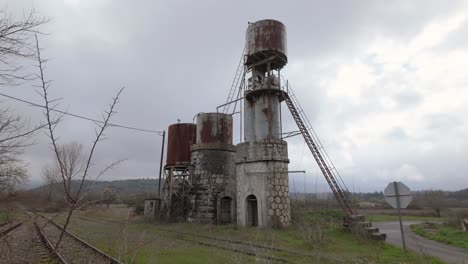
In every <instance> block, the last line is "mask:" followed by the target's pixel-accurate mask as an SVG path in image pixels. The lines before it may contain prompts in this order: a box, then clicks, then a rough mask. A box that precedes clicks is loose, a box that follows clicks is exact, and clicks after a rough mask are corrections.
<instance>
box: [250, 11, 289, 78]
mask: <svg viewBox="0 0 468 264" xmlns="http://www.w3.org/2000/svg"><path fill="white" fill-rule="evenodd" d="M246 55H247V61H246V65H252V64H255V63H258V62H261V61H263V60H265V59H268V58H271V57H273V56H274V59H273V60H272V61H271V65H270V69H271V70H275V69H279V68H282V67H283V66H284V65H286V63H287V62H288V57H287V52H286V26H285V25H284V24H283V23H281V22H279V21H276V20H272V19H265V20H260V21H257V22H254V23H251V24H250V25H249V26H248V28H247V32H246ZM263 67H265V65H264V66H263ZM263 70H266V69H263Z"/></svg>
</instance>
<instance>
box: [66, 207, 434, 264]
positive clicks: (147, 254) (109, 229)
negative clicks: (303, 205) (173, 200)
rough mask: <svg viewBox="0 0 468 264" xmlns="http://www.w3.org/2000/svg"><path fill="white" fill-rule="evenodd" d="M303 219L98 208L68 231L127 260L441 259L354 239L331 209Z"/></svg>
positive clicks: (81, 215) (82, 213) (76, 219)
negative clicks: (258, 223) (226, 218)
mask: <svg viewBox="0 0 468 264" xmlns="http://www.w3.org/2000/svg"><path fill="white" fill-rule="evenodd" d="M305 219H307V221H308V223H309V224H310V223H312V225H309V227H311V226H313V227H315V229H314V228H313V229H314V230H313V231H310V230H308V231H307V229H304V227H301V226H297V225H294V226H291V227H290V228H286V229H282V230H271V229H258V228H240V227H237V226H235V225H223V226H216V225H196V224H188V223H176V224H164V225H162V224H161V225H157V224H151V223H145V222H144V221H143V220H142V218H141V217H130V218H129V217H128V213H127V211H126V208H112V209H110V210H107V209H103V208H99V209H91V210H87V211H80V212H77V214H76V216H75V217H73V218H72V222H71V226H70V230H71V231H72V232H74V233H76V234H77V235H79V236H81V237H82V238H84V239H86V240H88V241H89V242H91V243H92V244H94V245H96V246H98V247H99V248H101V249H103V250H104V251H106V252H108V253H110V254H112V255H113V256H116V257H118V258H120V259H122V260H124V261H126V262H128V263H226V264H228V263H253V262H256V263H276V262H277V261H275V260H267V259H264V258H262V256H270V257H273V258H275V259H281V260H283V261H286V262H289V263H408V264H409V263H442V262H440V261H439V260H437V259H434V258H430V257H425V256H420V255H418V254H416V253H414V252H408V253H406V254H404V253H403V251H402V250H401V249H399V248H397V247H394V246H390V245H387V244H384V243H379V242H376V241H368V240H363V239H358V238H356V237H355V236H353V235H352V234H351V233H349V232H346V231H342V230H341V228H340V221H341V220H340V219H341V217H340V214H337V213H335V212H325V213H323V212H320V213H318V214H317V213H308V214H307V215H306V217H305ZM318 219H321V220H322V222H321V223H320V225H316V224H317V223H318V222H317V220H318ZM108 220H111V221H113V222H109V221H108ZM59 221H63V219H62V220H59ZM117 221H122V223H119V222H117ZM205 236H208V237H215V238H218V239H224V240H229V241H232V243H228V245H230V247H231V246H232V249H235V247H236V244H235V241H243V242H247V243H249V244H252V245H261V246H268V247H275V248H279V249H283V251H280V252H271V251H268V250H261V249H255V248H254V247H252V249H253V251H254V252H255V254H254V256H249V255H245V254H242V253H240V252H234V251H232V250H230V249H229V248H227V249H226V248H224V249H222V248H218V247H213V246H208V245H203V243H204V242H206V241H207V240H206V239H205V238H204V237H205ZM200 243H202V244H200ZM219 245H221V243H219Z"/></svg>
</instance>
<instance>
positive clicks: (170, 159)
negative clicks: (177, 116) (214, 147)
mask: <svg viewBox="0 0 468 264" xmlns="http://www.w3.org/2000/svg"><path fill="white" fill-rule="evenodd" d="M168 131H169V133H168V136H167V158H166V166H168V165H177V164H181V163H190V158H191V156H190V147H191V146H192V144H195V140H196V131H197V126H196V125H195V124H190V123H180V124H173V125H170V126H169V129H168Z"/></svg>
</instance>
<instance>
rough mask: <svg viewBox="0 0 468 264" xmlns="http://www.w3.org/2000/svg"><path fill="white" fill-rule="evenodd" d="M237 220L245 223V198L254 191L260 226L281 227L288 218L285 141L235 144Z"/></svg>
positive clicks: (270, 140)
mask: <svg viewBox="0 0 468 264" xmlns="http://www.w3.org/2000/svg"><path fill="white" fill-rule="evenodd" d="M236 149H237V153H236V184H237V190H236V191H237V193H236V199H237V223H238V224H239V225H241V226H246V225H247V218H248V217H247V214H248V213H247V201H246V198H247V197H248V196H249V195H252V194H253V195H255V197H256V198H257V208H258V226H259V227H269V226H276V227H284V226H288V225H289V223H290V220H291V213H290V203H289V187H288V163H289V160H288V151H287V143H286V142H285V141H283V140H278V139H266V140H257V141H248V142H244V143H240V144H238V145H237V147H236Z"/></svg>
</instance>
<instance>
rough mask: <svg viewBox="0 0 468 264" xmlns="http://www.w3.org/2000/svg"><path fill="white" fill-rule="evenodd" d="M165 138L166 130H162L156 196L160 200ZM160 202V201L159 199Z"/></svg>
mask: <svg viewBox="0 0 468 264" xmlns="http://www.w3.org/2000/svg"><path fill="white" fill-rule="evenodd" d="M165 140H166V131H163V132H162V146H161V161H160V163H159V181H158V198H159V199H160V200H161V177H162V168H163V159H164V142H165ZM159 204H161V201H159Z"/></svg>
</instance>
